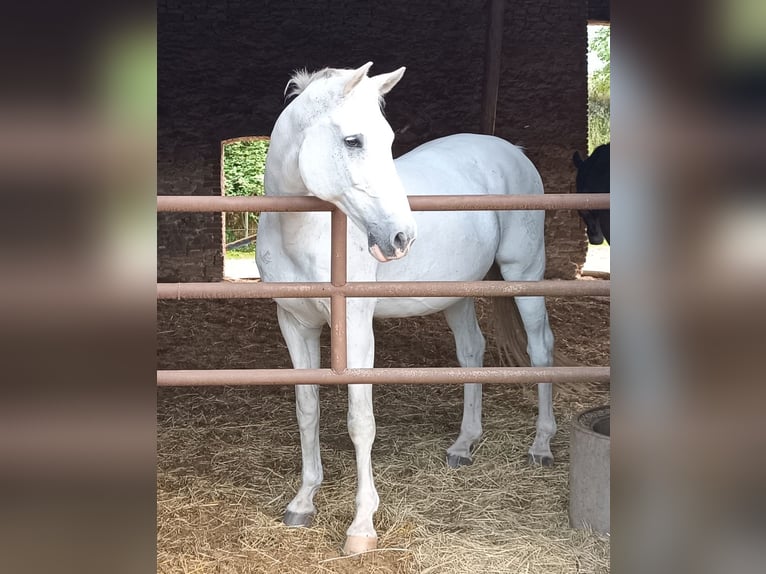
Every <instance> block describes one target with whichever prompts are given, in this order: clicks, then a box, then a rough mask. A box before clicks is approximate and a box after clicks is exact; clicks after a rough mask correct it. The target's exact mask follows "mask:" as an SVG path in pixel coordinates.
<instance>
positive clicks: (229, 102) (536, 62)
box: [157, 0, 587, 281]
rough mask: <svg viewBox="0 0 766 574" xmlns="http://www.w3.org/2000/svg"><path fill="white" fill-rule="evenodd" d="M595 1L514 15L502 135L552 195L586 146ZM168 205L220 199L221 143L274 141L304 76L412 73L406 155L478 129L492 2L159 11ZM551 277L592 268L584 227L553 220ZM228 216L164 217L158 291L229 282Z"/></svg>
mask: <svg viewBox="0 0 766 574" xmlns="http://www.w3.org/2000/svg"><path fill="white" fill-rule="evenodd" d="M586 10H587V6H586V3H585V2H581V3H580V2H578V3H572V2H571V1H570V0H542V1H540V0H512V1H509V2H508V6H507V8H506V21H505V31H504V40H503V77H502V82H501V86H500V99H499V104H498V114H497V121H496V132H497V134H498V135H500V136H502V137H505V138H507V139H509V140H510V141H512V142H514V143H518V144H521V145H523V146H524V147H525V149H526V151H527V153H528V154H529V156H530V157H531V158H532V160H533V161H534V162H535V163H536V165H537V166H538V168H539V169H540V171H541V174H542V176H543V180H544V183H545V186H546V191H548V192H569V191H571V188H572V187H573V186H572V182H573V181H574V170H573V168H572V167H571V161H570V158H571V155H572V152H573V151H574V150H575V149H580V150H585V145H586V144H585V142H586V129H587V127H586V52H585V51H586V27H585V26H586ZM158 21H159V28H158V192H159V193H160V194H190V195H219V194H220V193H221V190H220V175H219V174H220V143H221V141H222V140H225V139H229V138H234V137H239V136H254V135H268V134H269V133H270V131H271V127H272V125H273V123H274V121H275V119H276V118H277V116H278V115H279V113H280V111H281V109H282V106H283V96H282V91H283V88H284V86H285V84H286V82H287V80H288V78H289V75H290V73H291V72H292V71H293V70H295V69H298V68H303V67H306V68H308V69H317V68H321V67H325V66H332V67H353V66H359V65H361V64H363V63H364V62H366V61H368V60H372V61H373V62H375V66H374V68H373V73H380V72H385V71H390V70H393V69H395V68H397V67H399V66H401V65H406V66H407V73H406V74H405V76H404V79H403V80H402V82H400V84H399V85H398V86H397V87H396V89H395V90H393V91H392V92H391V93H390V94H389V96H388V97H387V105H386V115H387V117H388V119H389V121H390V123H391V125H392V127H393V128H394V131H395V132H396V140H395V144H394V153H395V155H399V154H401V153H403V152H405V151H408V150H409V149H412V148H413V147H415V146H416V145H418V144H420V143H422V142H424V141H427V140H430V139H433V138H436V137H440V136H442V135H447V134H451V133H456V132H465V131H467V132H475V131H478V129H479V118H480V111H481V95H482V85H483V74H484V51H485V38H486V27H487V9H486V3H485V1H482V0H474V1H460V0H448V1H445V0H438V1H437V0H426V1H418V2H410V1H408V0H391V1H388V2H360V1H358V0H346V1H333V0H325V1H311V2H309V1H308V0H305V1H295V2H284V1H277V0H268V1H261V2H253V1H247V0H228V1H226V2H222V1H216V2H208V1H206V0H159V2H158ZM547 234H548V235H547V236H548V257H549V273H548V276H550V277H565V278H571V277H574V275H575V272H576V270H577V269H578V266H579V265H581V264H582V262H583V261H584V258H585V248H586V245H585V240H584V237H585V236H584V232H583V227H582V226H581V225H580V224H579V221H577V219H576V216H573V215H572V214H569V213H565V212H552V213H550V214H549V218H548V230H547ZM222 237H223V230H222V221H221V216H220V214H180V215H169V214H158V267H157V273H158V278H159V280H161V281H215V280H219V279H221V277H222V272H223V259H222Z"/></svg>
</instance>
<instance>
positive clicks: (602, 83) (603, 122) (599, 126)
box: [588, 26, 611, 153]
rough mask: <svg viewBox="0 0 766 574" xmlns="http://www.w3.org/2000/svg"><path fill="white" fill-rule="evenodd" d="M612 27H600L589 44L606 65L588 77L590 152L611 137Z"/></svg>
mask: <svg viewBox="0 0 766 574" xmlns="http://www.w3.org/2000/svg"><path fill="white" fill-rule="evenodd" d="M610 31H611V30H610V28H609V26H604V27H603V28H601V29H599V30H598V31H597V32H596V33H595V35H594V37H593V39H592V40H591V42H590V45H589V46H588V50H589V51H590V52H593V53H595V54H596V55H597V56H598V58H599V59H600V60H601V61H602V62H604V63H605V65H604V66H603V67H602V68H601V69H599V70H595V71H594V72H593V73H592V74H591V75H590V76H589V77H588V153H591V152H592V151H593V150H594V149H596V148H597V147H598V146H600V145H601V144H605V143H608V142H609V141H610V139H611V130H610V125H609V118H610V81H611V61H610V60H611V58H610V48H609V43H610Z"/></svg>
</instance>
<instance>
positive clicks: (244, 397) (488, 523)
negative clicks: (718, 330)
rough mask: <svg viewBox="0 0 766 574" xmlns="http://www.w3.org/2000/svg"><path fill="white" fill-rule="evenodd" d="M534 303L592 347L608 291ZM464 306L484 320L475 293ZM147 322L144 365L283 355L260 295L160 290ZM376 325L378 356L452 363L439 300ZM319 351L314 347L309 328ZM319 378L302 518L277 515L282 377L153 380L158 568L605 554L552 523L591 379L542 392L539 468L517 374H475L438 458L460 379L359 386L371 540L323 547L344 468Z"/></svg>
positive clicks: (327, 568) (289, 442)
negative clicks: (301, 522)
mask: <svg viewBox="0 0 766 574" xmlns="http://www.w3.org/2000/svg"><path fill="white" fill-rule="evenodd" d="M548 308H549V311H550V314H551V323H552V327H553V330H554V334H555V335H556V337H557V343H558V345H559V347H560V348H561V349H562V350H563V351H564V352H565V353H567V354H568V355H569V356H571V357H572V358H574V359H576V360H578V361H580V362H581V363H584V364H590V365H605V364H608V362H609V301H608V299H604V298H598V297H592V298H580V299H563V298H561V299H556V298H550V299H549V303H548ZM479 316H480V321H481V323H482V327H483V329H484V332H485V333H489V332H490V328H489V318H488V306H487V305H486V304H485V303H484V302H481V303H480V308H479ZM158 331H159V335H158V348H159V360H158V363H159V367H160V368H261V367H263V368H267V367H289V358H288V355H287V351H286V349H285V348H284V344H283V342H282V339H281V335H280V334H279V327H278V325H277V322H276V318H275V309H274V304H273V303H272V302H270V301H257V300H256V301H163V302H160V303H159V304H158ZM488 339H490V341H488V342H489V345H488V349H489V352H488V353H487V361H486V363H487V364H488V365H491V364H495V361H496V357H495V355H494V354H493V353H492V350H491V337H489V336H488ZM376 340H377V352H376V355H377V357H376V361H377V362H376V364H377V365H378V366H392V367H395V366H405V365H406V366H453V365H457V363H456V359H455V357H454V343H453V342H452V337H451V335H450V333H449V330H448V328H447V326H446V323H445V321H444V319H443V318H442V317H441V316H433V317H427V318H420V319H410V320H387V321H381V322H379V323H378V324H377V325H376ZM323 352H324V354H325V359H324V360H325V361H327V357H328V341H327V339H325V343H324V345H323ZM325 364H326V363H325ZM320 395H321V408H322V419H321V431H320V437H321V445H322V456H323V464H324V470H325V482H324V484H323V486H322V488H321V489H320V490H319V492H318V494H317V496H316V504H317V508H318V511H319V512H318V514H317V517H316V519H315V522H314V526H313V527H312V528H309V529H290V528H287V527H284V526H283V525H281V523H280V520H281V516H282V512H283V511H284V507H285V505H286V504H287V503H288V502H289V500H290V498H291V497H292V495H293V494H294V492H295V491H296V489H297V486H298V483H299V473H300V447H299V437H298V431H297V425H296V422H295V413H294V398H293V392H292V389H291V388H290V387H261V388H257V387H253V388H217V389H212V388H211V389H197V388H174V389H172V388H166V389H159V390H158V404H157V406H158V441H157V450H158V471H157V529H158V532H157V536H158V542H157V558H158V571H159V572H162V573H165V572H189V573H191V572H222V573H223V572H232V573H234V572H237V573H240V572H243V573H244V572H264V573H276V572H280V573H282V572H285V573H327V572H338V573H350V572H378V573H410V572H413V573H415V572H416V573H420V574H426V573H472V572H482V573H494V572H498V573H500V572H503V573H505V572H557V573H558V572H573V573H574V572H608V570H609V541H608V539H607V538H604V537H601V536H598V535H596V534H592V533H589V532H584V531H580V530H573V529H570V528H569V526H568V519H567V496H568V493H567V476H568V469H569V466H568V462H569V456H568V455H569V453H568V442H569V429H568V426H569V424H568V423H569V421H570V420H571V417H572V415H573V413H574V412H576V411H578V410H579V409H581V408H584V407H587V406H592V405H598V404H603V403H605V402H608V400H609V395H608V390H607V389H605V388H603V387H600V386H595V385H583V386H579V387H568V388H565V389H562V390H561V391H560V392H558V393H557V394H556V398H555V409H556V414H557V418H558V422H559V432H558V434H557V435H556V438H555V439H554V441H553V442H552V448H553V452H554V454H555V456H556V457H557V460H556V465H555V466H554V468H552V469H542V468H534V467H530V466H528V465H527V463H526V451H527V448H528V447H529V444H530V443H531V440H532V437H533V436H534V421H535V410H536V401H535V393H534V391H533V389H531V388H528V387H519V386H511V385H507V386H504V385H488V386H486V387H485V400H484V407H485V408H484V436H483V439H482V442H481V444H480V445H479V446H478V449H477V453H476V457H475V463H474V464H473V465H472V466H470V467H465V468H461V469H459V470H457V471H454V470H450V469H448V468H447V467H446V465H445V463H444V456H445V454H444V453H445V449H446V448H447V446H449V444H450V442H451V440H454V438H455V437H456V436H457V431H458V429H459V424H460V416H461V413H462V389H461V388H460V387H459V386H455V385H450V386H414V385H413V386H410V385H407V386H378V387H376V389H375V412H376V420H377V439H376V442H375V445H374V447H373V467H374V473H375V478H376V484H377V487H378V492H379V495H380V510H379V511H378V513H377V514H376V519H375V520H376V527H377V530H378V535H379V540H378V550H376V551H374V552H371V553H368V554H366V555H364V556H361V557H343V556H341V555H340V547H341V545H342V544H343V541H344V539H345V529H346V528H347V527H348V524H349V523H350V521H351V519H352V513H353V507H354V506H353V505H354V493H355V480H356V471H355V462H354V452H353V446H352V444H351V441H350V439H349V438H348V434H347V432H346V423H345V419H346V394H345V389H343V388H342V387H341V388H336V387H327V388H323V389H322V392H321V394H320Z"/></svg>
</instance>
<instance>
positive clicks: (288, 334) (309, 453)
mask: <svg viewBox="0 0 766 574" xmlns="http://www.w3.org/2000/svg"><path fill="white" fill-rule="evenodd" d="M277 317H278V318H279V326H280V328H281V330H282V335H283V336H284V338H285V341H286V342H287V348H288V350H289V352H290V358H291V359H292V362H293V367H295V368H296V369H311V368H319V362H320V355H319V336H320V334H321V329H320V328H309V327H306V326H305V325H303V324H302V323H300V322H299V321H298V320H297V319H296V318H295V316H294V315H293V314H292V313H290V312H289V311H285V310H284V309H282V308H281V307H277ZM295 412H296V414H297V416H298V427H299V428H300V435H301V458H302V473H301V474H302V476H301V487H300V489H299V490H298V493H297V494H296V495H295V498H293V499H292V501H291V502H290V504H288V505H287V510H286V511H285V516H284V522H285V524H287V525H288V526H310V525H311V522H312V520H313V519H314V515H315V514H316V508H315V507H314V495H315V494H316V491H317V490H318V489H319V486H320V485H321V484H322V478H323V476H322V459H321V456H320V453H319V389H318V387H317V386H316V385H296V386H295Z"/></svg>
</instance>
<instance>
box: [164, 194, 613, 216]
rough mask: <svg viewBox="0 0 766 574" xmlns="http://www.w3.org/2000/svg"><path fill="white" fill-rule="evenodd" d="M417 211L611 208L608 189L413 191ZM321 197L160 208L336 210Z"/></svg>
mask: <svg viewBox="0 0 766 574" xmlns="http://www.w3.org/2000/svg"><path fill="white" fill-rule="evenodd" d="M409 200H410V208H411V209H412V210H414V211H484V210H511V209H524V210H526V209H609V194H608V193H549V194H544V195H410V196H409ZM333 210H335V206H334V205H333V204H332V203H329V202H326V201H322V200H321V199H319V198H317V197H308V196H299V197H274V196H268V197H220V196H217V195H159V196H157V211H169V212H206V211H208V212H209V211H229V212H235V211H333Z"/></svg>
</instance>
